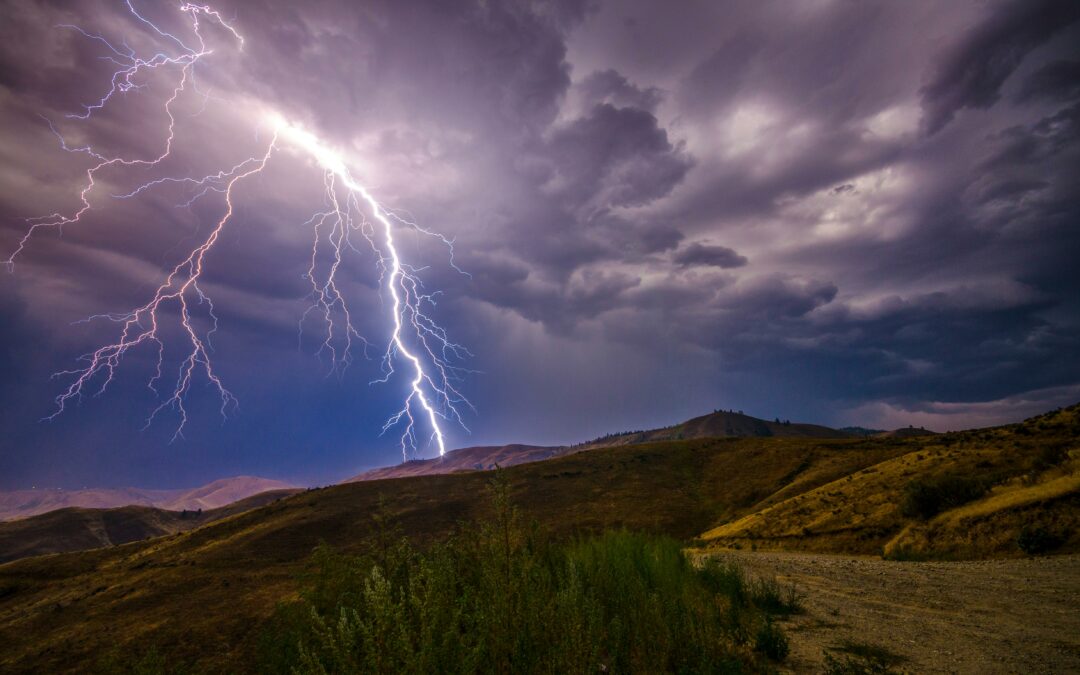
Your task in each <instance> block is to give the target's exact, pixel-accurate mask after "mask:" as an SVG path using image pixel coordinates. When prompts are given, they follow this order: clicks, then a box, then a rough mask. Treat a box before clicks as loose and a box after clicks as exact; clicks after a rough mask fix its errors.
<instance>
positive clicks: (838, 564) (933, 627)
mask: <svg viewBox="0 0 1080 675" xmlns="http://www.w3.org/2000/svg"><path fill="white" fill-rule="evenodd" d="M721 555H727V556H731V557H733V558H734V559H735V560H737V561H738V562H739V563H740V564H742V565H743V566H744V568H745V569H746V570H747V571H748V573H750V574H752V575H757V576H760V577H766V578H768V577H776V579H777V580H778V581H780V582H781V583H782V584H790V583H794V584H795V586H796V589H797V591H798V592H799V593H800V594H801V595H802V596H803V597H802V604H803V606H804V608H805V609H804V612H803V613H802V614H799V615H795V616H792V617H791V618H789V619H787V620H786V621H784V623H783V626H784V628H785V630H786V631H787V634H788V637H789V639H790V641H791V654H790V655H789V657H788V659H787V661H786V662H785V669H786V670H788V671H789V672H796V673H811V672H821V670H822V667H823V665H824V659H825V653H826V651H828V652H830V653H831V654H832V655H833V656H834V658H838V659H840V660H843V659H844V658H853V657H852V656H851V655H850V652H852V651H854V652H871V653H874V652H878V651H879V650H882V651H880V653H881V654H882V655H883V656H884V657H885V660H886V661H892V663H893V665H892V666H891V668H892V670H891V672H897V673H902V672H907V673H972V674H975V673H978V674H980V675H981V674H990V673H1077V672H1080V605H1078V604H1077V603H1078V599H1080V556H1077V555H1065V556H1055V557H1046V558H1028V559H1016V560H980V561H964V562H896V561H887V560H880V559H874V558H860V557H849V556H834V555H825V554H814V553H789V552H749V551H730V552H726V553H723V554H721ZM875 647H876V648H878V649H875ZM838 648H839V649H838ZM845 649H846V650H847V651H846V652H845Z"/></svg>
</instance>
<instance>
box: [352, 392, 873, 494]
mask: <svg viewBox="0 0 1080 675" xmlns="http://www.w3.org/2000/svg"><path fill="white" fill-rule="evenodd" d="M852 436H853V434H849V433H846V432H844V431H839V430H836V429H830V428H829V427H824V426H821V425H817V424H803V423H791V422H781V421H780V420H779V419H777V420H776V421H775V422H769V421H767V420H763V419H758V418H756V417H751V416H750V415H744V414H743V413H742V412H734V411H721V410H717V411H715V412H712V413H710V414H708V415H702V416H700V417H695V418H693V419H690V420H687V421H685V422H682V423H680V424H676V425H674V426H670V427H663V428H661V429H649V430H647V431H628V432H620V433H614V434H607V435H605V436H601V437H600V438H597V439H594V440H591V441H587V442H584V443H578V444H576V445H563V446H539V445H523V444H511V445H484V446H475V447H468V448H459V449H457V450H451V451H450V452H447V453H446V454H445V455H444V456H442V457H436V458H434V459H414V460H411V461H408V462H403V463H402V464H397V465H395V466H387V467H382V468H379V469H372V470H370V471H365V472H364V473H361V474H359V475H357V476H353V477H352V478H349V479H347V480H346V481H344V482H347V483H348V482H353V481H361V480H379V479H383V478H404V477H406V476H427V475H435V474H446V473H457V472H460V471H488V470H491V469H494V468H495V467H496V466H500V467H503V468H506V467H510V466H515V465H517V464H526V463H529V462H538V461H542V460H546V459H551V458H552V457H559V456H562V455H568V454H571V453H575V452H581V451H583V450H595V449H597V448H608V447H612V446H617V445H633V444H641V443H650V442H655V441H671V440H692V439H695V438H850V437H852Z"/></svg>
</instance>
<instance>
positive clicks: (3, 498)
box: [0, 476, 296, 521]
mask: <svg viewBox="0 0 1080 675" xmlns="http://www.w3.org/2000/svg"><path fill="white" fill-rule="evenodd" d="M293 487H296V486H294V485H290V484H289V483H285V482H283V481H279V480H271V479H269V478H259V477H256V476H234V477H232V478H223V479H221V480H216V481H214V482H212V483H209V484H207V485H203V486H201V487H197V488H193V489H180V490H148V489H142V488H93V489H87V490H58V489H41V490H13V491H8V492H0V521H4V520H14V519H16V518H27V517H29V516H36V515H38V514H41V513H47V512H49V511H55V510H56V509H63V508H68V507H80V508H87V509H111V508H116V507H120V506H153V507H157V508H161V509H169V510H172V511H181V510H184V509H187V510H189V511H197V510H198V509H216V508H218V507H221V506H225V505H226V504H230V503H232V502H235V501H238V500H240V499H244V498H246V497H250V496H252V495H255V494H258V493H260V492H266V491H267V490H284V489H289V488H293Z"/></svg>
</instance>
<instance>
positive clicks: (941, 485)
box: [900, 475, 990, 520]
mask: <svg viewBox="0 0 1080 675" xmlns="http://www.w3.org/2000/svg"><path fill="white" fill-rule="evenodd" d="M989 489H990V486H989V485H988V484H987V482H986V481H984V480H982V479H980V478H971V477H968V476H958V475H944V476H935V477H932V478H918V479H915V480H913V481H911V482H910V483H908V484H907V486H906V487H905V489H904V499H903V502H901V504H900V512H901V513H903V514H904V515H905V516H907V517H909V518H921V519H923V520H928V519H930V518H933V517H934V516H936V515H937V514H939V513H941V512H942V511H947V510H948V509H952V508H956V507H957V506H961V505H963V504H966V503H968V502H970V501H974V500H976V499H978V498H979V497H982V496H983V495H984V494H986V492H987V490H989Z"/></svg>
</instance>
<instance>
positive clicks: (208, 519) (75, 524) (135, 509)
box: [0, 489, 299, 563]
mask: <svg viewBox="0 0 1080 675" xmlns="http://www.w3.org/2000/svg"><path fill="white" fill-rule="evenodd" d="M296 492H299V490H298V489H288V490H269V491H267V492H260V493H259V494H257V495H253V496H251V497H247V498H246V499H241V500H239V501H236V502H233V503H231V504H229V505H227V506H222V507H218V508H216V509H209V510H206V511H204V510H202V509H196V510H194V511H190V510H182V511H168V510H165V509H159V508H155V507H152V506H120V507H117V508H114V509H84V508H80V507H75V506H69V507H65V508H62V509H57V510H55V511H49V512H48V513H43V514H40V515H36V516H30V517H29V518H21V519H19V520H12V521H7V522H0V563H5V562H9V561H11V560H17V559H19V558H26V557H29V556H36V555H44V554H47V553H67V552H69V551H82V550H86V549H92V548H101V547H105V546H117V545H120V544H126V543H128V542H132V541H140V540H143V539H150V538H151V537H159V536H161V535H164V534H173V533H175V532H183V531H185V530H191V529H194V528H196V527H200V526H202V525H206V524H207V523H212V522H214V521H216V520H221V519H222V518H225V517H227V516H231V515H233V514H236V513H242V512H244V511H248V510H250V509H254V508H258V507H260V506H264V505H266V504H269V503H271V502H274V501H277V500H278V499H281V498H283V497H287V496H289V495H291V494H294V493H296Z"/></svg>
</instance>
